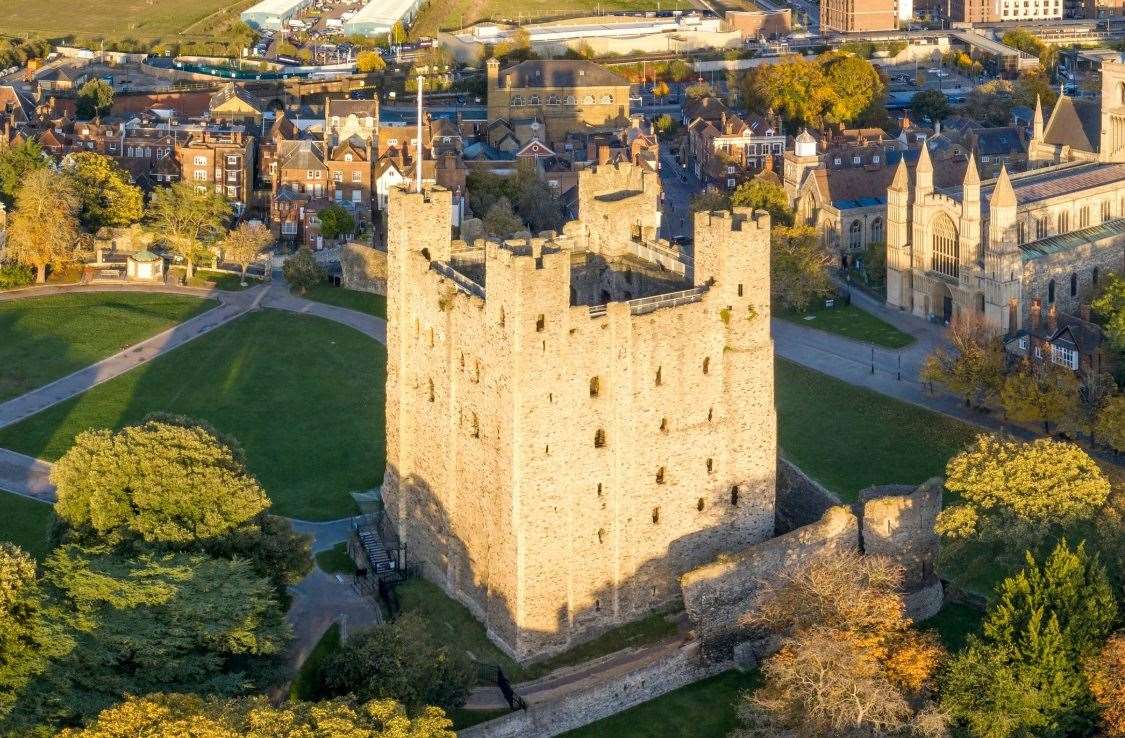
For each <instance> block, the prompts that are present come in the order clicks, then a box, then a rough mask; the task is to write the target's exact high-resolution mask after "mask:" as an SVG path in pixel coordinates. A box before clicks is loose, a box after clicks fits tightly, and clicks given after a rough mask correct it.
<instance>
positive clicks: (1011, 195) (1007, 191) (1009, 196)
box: [989, 164, 1016, 210]
mask: <svg viewBox="0 0 1125 738" xmlns="http://www.w3.org/2000/svg"><path fill="white" fill-rule="evenodd" d="M989 205H990V206H991V207H992V209H994V210H995V209H996V208H1014V207H1016V191H1015V190H1014V189H1012V180H1011V179H1009V177H1008V167H1007V166H1006V165H1004V164H1001V165H1000V178H999V179H997V180H996V189H994V190H993V191H992V199H991V200H990V201H989Z"/></svg>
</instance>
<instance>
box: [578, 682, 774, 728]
mask: <svg viewBox="0 0 1125 738" xmlns="http://www.w3.org/2000/svg"><path fill="white" fill-rule="evenodd" d="M757 685H758V673H757V672H750V673H746V674H744V673H742V672H740V671H727V672H723V673H722V674H719V675H717V676H713V677H711V678H710V679H704V680H702V681H699V682H696V683H695V684H689V685H688V686H686V687H681V688H680V689H677V690H673V691H671V692H669V693H668V694H666V695H663V696H661V697H657V698H656V699H654V700H651V701H649V702H645V703H642V704H640V705H637V706H636V707H634V708H631V709H629V710H626V711H625V712H621V713H618V714H616V715H614V716H612V717H608V718H606V719H605V720H599V721H598V722H596V723H592V724H590V725H587V726H586V727H584V728H578V729H577V730H572V731H570V732H568V733H563V734H562V736H560V738H726V735H727V733H729V732H730V731H731V730H733V729H734V728H736V727H738V720H737V718H736V717H735V706H736V705H737V703H738V700H739V698H740V696H741V695H742V693H743V692H745V691H746V690H749V689H753V688H754V687H756V686H757Z"/></svg>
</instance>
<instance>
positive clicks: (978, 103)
mask: <svg viewBox="0 0 1125 738" xmlns="http://www.w3.org/2000/svg"><path fill="white" fill-rule="evenodd" d="M1020 104H1022V103H1021V102H1017V101H1016V85H1015V83H1014V82H1012V81H1010V80H1006V79H993V80H989V81H988V82H985V83H984V84H982V85H980V86H978V87H976V88H974V89H973V91H972V92H970V93H969V96H968V98H967V99H966V100H965V106H964V107H965V110H966V111H971V112H972V115H973V116H974V117H976V118H977V119H978V120H980V121H981V122H983V123H987V124H988V125H993V126H1002V125H1006V124H1007V123H1008V120H1009V118H1010V117H1011V113H1012V108H1013V107H1015V106H1016V105H1020ZM1031 105H1032V106H1034V105H1035V100H1032V101H1031Z"/></svg>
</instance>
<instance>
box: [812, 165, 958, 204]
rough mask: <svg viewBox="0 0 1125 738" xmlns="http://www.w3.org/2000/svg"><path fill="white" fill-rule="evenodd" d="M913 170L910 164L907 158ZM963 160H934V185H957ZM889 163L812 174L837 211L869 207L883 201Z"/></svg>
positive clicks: (890, 172)
mask: <svg viewBox="0 0 1125 738" xmlns="http://www.w3.org/2000/svg"><path fill="white" fill-rule="evenodd" d="M907 166H909V167H910V169H911V170H912V171H913V169H914V163H911V162H910V161H909V160H907ZM966 166H967V163H966V162H964V161H954V160H947V161H939V162H934V186H935V187H945V186H950V185H952V184H954V183H956V184H960V183H961V181H962V180H964V178H965V167H966ZM894 176H895V168H894V167H892V166H889V165H888V166H885V167H880V168H879V169H874V170H873V169H869V168H854V169H817V170H816V171H815V172H814V173H813V177H814V178H815V180H816V186H817V188H818V189H819V190H820V193H821V196H822V197H824V199H826V200H828V201H829V202H831V203H832V205H833V206H835V207H836V208H838V209H840V210H847V209H850V208H862V207H871V206H873V205H881V204H883V203H885V202H886V201H887V188H888V187H889V186H890V184H891V180H892V179H894Z"/></svg>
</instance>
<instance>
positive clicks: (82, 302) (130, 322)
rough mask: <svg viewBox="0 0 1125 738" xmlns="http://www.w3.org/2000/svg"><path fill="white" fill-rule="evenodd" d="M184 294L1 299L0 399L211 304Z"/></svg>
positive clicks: (110, 294)
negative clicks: (2, 300)
mask: <svg viewBox="0 0 1125 738" xmlns="http://www.w3.org/2000/svg"><path fill="white" fill-rule="evenodd" d="M215 304H216V303H215V301H214V300H201V299H199V298H198V297H191V296H187V295H164V294H158V293H149V294H142V293H137V292H88V293H71V294H65V295H51V296H48V297H27V298H21V299H19V300H10V301H5V302H0V402H2V401H4V400H7V399H10V398H12V397H16V396H17V395H22V394H23V393H25V392H28V391H30V390H33V389H35V388H36V387H41V386H43V385H44V384H47V383H48V382H51V381H53V380H55V379H58V378H59V377H64V376H66V375H67V374H70V373H71V372H74V371H77V370H79V369H81V368H83V367H86V366H89V365H90V364H93V363H94V362H96V361H100V360H101V359H104V358H105V357H107V356H110V355H111V354H115V353H117V352H118V351H120V350H121V349H123V348H126V347H128V346H132V345H133V344H135V343H137V342H139V341H143V340H144V339H146V338H148V337H150V336H153V335H156V334H157V333H159V332H160V331H162V330H165V329H167V328H171V327H172V326H174V325H176V324H177V323H181V322H183V321H184V320H187V319H188V318H190V317H192V316H193V315H197V314H199V313H201V312H203V311H204V310H207V309H209V308H212V307H214V306H215Z"/></svg>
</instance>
